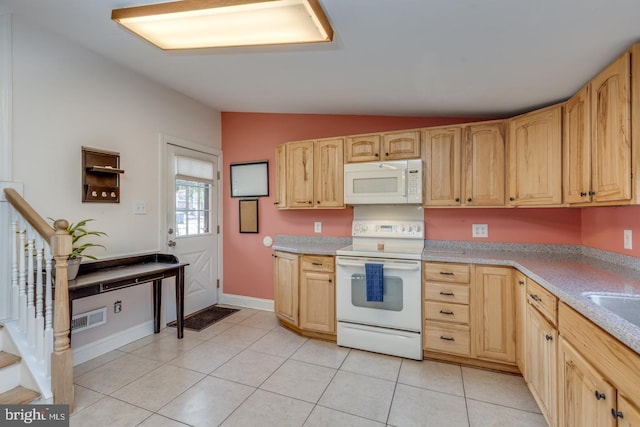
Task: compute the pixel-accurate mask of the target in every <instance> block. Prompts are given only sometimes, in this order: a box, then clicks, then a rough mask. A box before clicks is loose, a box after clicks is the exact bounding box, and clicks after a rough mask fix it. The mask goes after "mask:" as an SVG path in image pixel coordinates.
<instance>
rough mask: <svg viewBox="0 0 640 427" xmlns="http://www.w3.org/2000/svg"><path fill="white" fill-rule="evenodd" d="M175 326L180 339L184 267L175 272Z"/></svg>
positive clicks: (182, 330) (182, 325) (182, 323)
mask: <svg viewBox="0 0 640 427" xmlns="http://www.w3.org/2000/svg"><path fill="white" fill-rule="evenodd" d="M176 327H177V329H178V339H180V338H182V337H183V336H184V267H180V268H179V269H178V274H176Z"/></svg>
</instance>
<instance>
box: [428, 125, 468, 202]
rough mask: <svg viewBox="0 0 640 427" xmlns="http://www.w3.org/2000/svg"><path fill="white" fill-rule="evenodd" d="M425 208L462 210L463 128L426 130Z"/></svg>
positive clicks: (451, 127)
mask: <svg viewBox="0 0 640 427" xmlns="http://www.w3.org/2000/svg"><path fill="white" fill-rule="evenodd" d="M422 139H423V141H424V167H425V169H424V205H425V206H460V204H461V202H460V197H461V196H460V177H461V176H460V161H461V160H460V159H461V141H462V126H447V127H438V128H428V129H425V130H424V133H423V137H422Z"/></svg>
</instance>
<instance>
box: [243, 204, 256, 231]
mask: <svg viewBox="0 0 640 427" xmlns="http://www.w3.org/2000/svg"><path fill="white" fill-rule="evenodd" d="M238 210H239V215H240V232H241V233H257V232H258V199H251V200H240V207H239V209H238Z"/></svg>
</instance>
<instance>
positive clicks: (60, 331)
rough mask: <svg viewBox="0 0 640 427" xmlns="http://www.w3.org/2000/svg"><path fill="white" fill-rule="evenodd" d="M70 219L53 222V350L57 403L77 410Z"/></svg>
mask: <svg viewBox="0 0 640 427" xmlns="http://www.w3.org/2000/svg"><path fill="white" fill-rule="evenodd" d="M68 226H69V223H68V222H67V221H65V220H63V219H59V220H57V221H56V222H55V223H54V224H53V228H54V229H55V233H54V234H53V236H51V242H50V245H51V253H52V255H53V258H54V259H55V261H56V267H55V268H56V275H55V277H56V279H55V280H56V290H55V305H54V310H53V353H51V389H52V391H53V403H55V404H68V405H69V412H72V411H73V353H72V352H71V340H70V339H69V332H70V331H69V325H70V317H71V313H69V282H68V278H67V258H68V257H69V254H70V253H71V250H72V249H71V236H70V235H69V233H68V232H67V227H68Z"/></svg>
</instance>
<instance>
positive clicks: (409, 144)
mask: <svg viewBox="0 0 640 427" xmlns="http://www.w3.org/2000/svg"><path fill="white" fill-rule="evenodd" d="M382 138H383V139H382V144H383V149H384V152H383V154H384V156H383V159H384V160H400V159H417V158H419V157H420V131H417V130H415V131H405V132H393V133H386V134H384V135H383V137H382Z"/></svg>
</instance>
